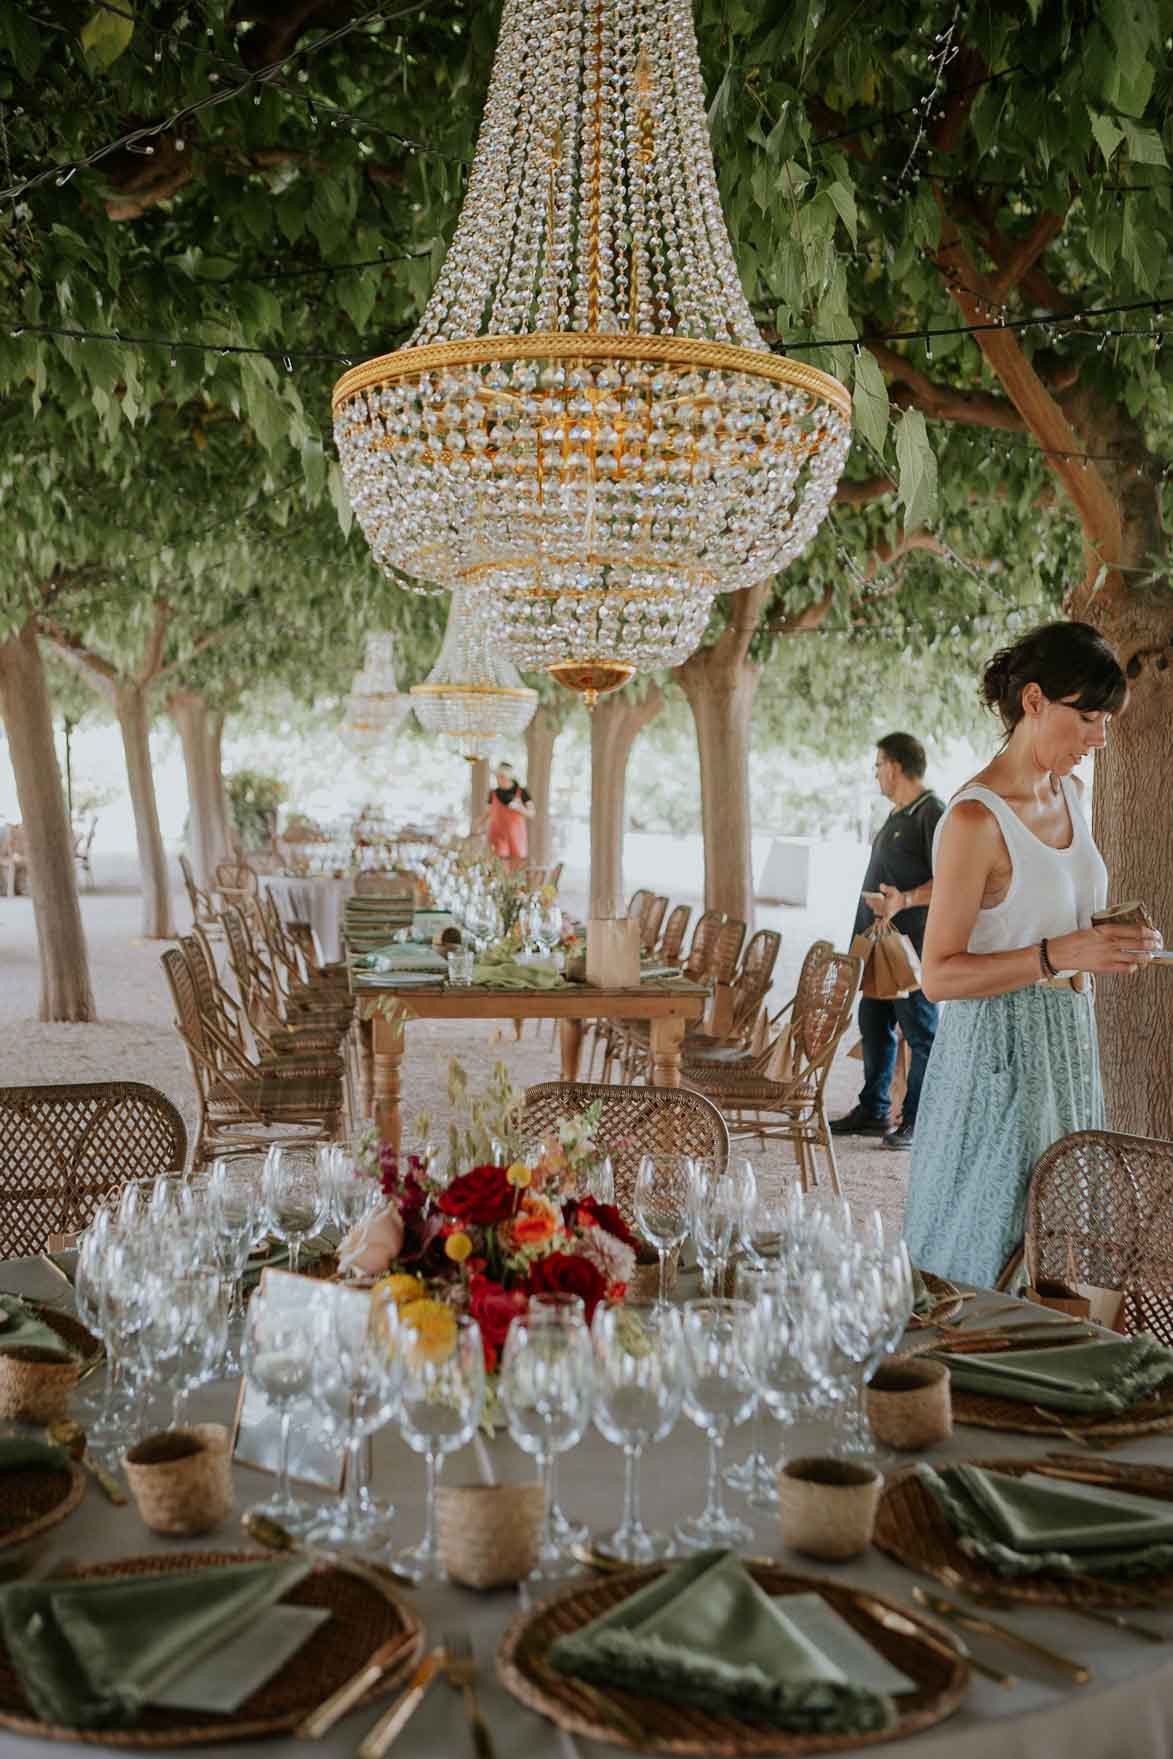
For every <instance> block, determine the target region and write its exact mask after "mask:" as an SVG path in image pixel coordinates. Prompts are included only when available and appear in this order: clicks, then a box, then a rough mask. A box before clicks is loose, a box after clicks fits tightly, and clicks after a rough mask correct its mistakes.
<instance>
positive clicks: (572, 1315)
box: [527, 1290, 590, 1551]
mask: <svg viewBox="0 0 1173 1759" xmlns="http://www.w3.org/2000/svg"><path fill="white" fill-rule="evenodd" d="M527 1314H528V1318H529V1321H530V1324H531V1325H576V1326H578V1327H579V1328H580V1330H582V1329H585V1326H586V1309H585V1307H584V1306H583V1304H582V1300H581V1298H580V1297H579V1296H578V1295H569V1294H563V1293H561V1292H559V1291H557V1290H550V1291H549V1292H545V1291H542V1292H539V1293H538V1294H536V1295H531V1296H530V1298H529V1307H528V1309H527ZM549 1521H550V1531H551V1532H552V1533H553V1535H554V1538H555V1539H556V1540H557V1542H558V1544H559V1545H560V1546H561V1547H562V1549H563V1551H566V1550H568V1549H569V1548H570V1546H572V1545H582V1544H585V1542H586V1541H587V1540H588V1539H589V1538H590V1528H589V1527H588V1526H587V1525H586V1522H585V1521H572V1520H571V1519H570V1518H569V1516H568V1515H566V1514H564V1513H563V1511H562V1509H561V1508H560V1507H559V1504H558V1456H557V1454H555V1455H554V1457H553V1458H552V1459H551V1461H550V1516H549Z"/></svg>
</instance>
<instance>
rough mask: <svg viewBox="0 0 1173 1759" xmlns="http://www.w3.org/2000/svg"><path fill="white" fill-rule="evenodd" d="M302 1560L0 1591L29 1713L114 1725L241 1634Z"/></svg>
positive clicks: (8, 1644) (299, 1573)
mask: <svg viewBox="0 0 1173 1759" xmlns="http://www.w3.org/2000/svg"><path fill="white" fill-rule="evenodd" d="M311 1568H312V1565H311V1564H310V1563H309V1561H308V1560H307V1559H304V1558H293V1559H289V1560H288V1561H287V1560H285V1559H282V1560H281V1561H280V1562H274V1563H259V1564H258V1563H241V1564H222V1565H217V1566H214V1567H212V1568H209V1569H206V1570H166V1571H163V1572H161V1573H160V1574H159V1575H152V1576H124V1577H122V1578H119V1579H115V1580H90V1581H84V1582H68V1581H66V1582H37V1583H23V1582H14V1583H11V1584H10V1585H9V1586H8V1587H6V1588H0V1630H2V1631H3V1636H4V1645H5V1648H6V1649H7V1651H8V1655H9V1658H10V1660H11V1661H12V1664H13V1666H14V1667H15V1668H16V1670H17V1672H18V1673H19V1675H20V1678H21V1683H22V1685H23V1686H24V1689H25V1691H26V1692H27V1694H28V1696H29V1699H30V1701H31V1702H32V1704H33V1706H34V1708H35V1709H36V1711H37V1714H38V1715H39V1716H41V1717H43V1718H44V1720H45V1721H46V1722H52V1723H60V1724H63V1725H64V1726H66V1727H68V1728H120V1727H126V1726H127V1725H128V1724H130V1723H132V1722H133V1721H134V1719H135V1717H136V1716H137V1715H138V1712H139V1710H140V1709H141V1708H142V1706H143V1705H144V1704H148V1703H150V1701H151V1697H152V1694H153V1693H155V1692H156V1691H159V1690H161V1689H162V1687H164V1686H165V1685H166V1684H167V1682H168V1681H169V1680H172V1679H174V1678H175V1677H176V1676H178V1675H179V1674H182V1673H183V1672H184V1671H185V1670H186V1669H187V1668H189V1667H191V1666H192V1665H193V1663H195V1662H196V1661H198V1660H199V1659H200V1658H201V1657H202V1656H204V1655H206V1654H208V1653H209V1651H211V1650H212V1649H215V1648H216V1647H218V1646H219V1645H220V1644H221V1643H225V1642H227V1641H229V1640H230V1639H231V1637H232V1636H233V1635H234V1634H235V1633H236V1632H238V1631H243V1630H245V1629H246V1628H247V1627H248V1625H249V1624H251V1622H252V1621H253V1620H254V1619H255V1618H256V1616H257V1614H258V1613H259V1612H260V1611H262V1610H263V1609H264V1608H265V1607H268V1606H271V1605H273V1604H274V1602H276V1601H278V1600H280V1599H281V1598H282V1596H283V1595H284V1594H286V1593H288V1591H289V1590H290V1589H291V1588H293V1587H295V1586H296V1584H297V1583H298V1582H300V1581H301V1579H302V1577H303V1576H305V1575H307V1574H308V1572H309V1570H310V1569H311Z"/></svg>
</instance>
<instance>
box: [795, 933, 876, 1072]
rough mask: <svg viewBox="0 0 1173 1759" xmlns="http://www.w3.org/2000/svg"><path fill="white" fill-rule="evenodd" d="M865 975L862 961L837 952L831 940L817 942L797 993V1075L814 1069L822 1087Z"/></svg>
mask: <svg viewBox="0 0 1173 1759" xmlns="http://www.w3.org/2000/svg"><path fill="white" fill-rule="evenodd" d="M862 972H863V965H862V961H861V960H859V959H855V958H852V956H851V954H850V953H837V952H836V951H835V949H834V947H833V946H832V945H831V943H830V941H816V942H815V944H814V945H813V946H812V947H811V948H810V950H809V952H808V953H807V956H806V958H805V959H804V960H803V962H802V970H801V971H800V972H799V976H798V988H797V989H796V990H795V992H794V1013H793V1016H792V1019H791V1024H790V1042H791V1046H792V1050H793V1056H794V1065H795V1073H796V1074H798V1075H800V1076H801V1075H803V1074H805V1073H806V1072H808V1071H809V1070H811V1069H812V1068H813V1069H814V1071H815V1072H816V1073H817V1074H818V1076H819V1080H818V1083H817V1085H819V1086H820V1087H821V1086H822V1084H823V1083H824V1082H825V1081H826V1078H827V1073H828V1071H829V1069H830V1067H831V1058H832V1056H833V1055H834V1052H835V1049H836V1047H837V1046H838V1043H839V1040H840V1039H841V1038H842V1037H843V1034H844V1033H845V1032H846V1030H847V1026H848V1022H849V1021H850V1019H851V1010H852V1008H853V1007H854V1006H855V998H856V994H857V993H858V990H859V980H860V977H861V975H862Z"/></svg>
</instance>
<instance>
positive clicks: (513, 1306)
mask: <svg viewBox="0 0 1173 1759" xmlns="http://www.w3.org/2000/svg"><path fill="white" fill-rule="evenodd" d="M526 1306H527V1300H526V1296H525V1294H524V1292H523V1291H522V1290H521V1289H505V1288H502V1286H501V1284H500V1283H495V1282H494V1281H493V1279H492V1277H487V1276H474V1277H472V1278H470V1280H469V1285H468V1310H469V1313H470V1314H471V1315H472V1317H473V1319H475V1320H476V1322H477V1324H478V1325H479V1326H480V1328H481V1342H482V1344H483V1345H484V1349H485V1367H486V1368H487V1369H488V1371H489V1373H490V1374H491V1373H492V1372H493V1370H494V1368H496V1366H497V1361H498V1358H499V1357H500V1355H501V1351H502V1349H503V1347H504V1344H505V1334H506V1333H507V1332H508V1330H509V1326H510V1322H511V1321H512V1320H514V1319H516V1318H517V1315H518V1314H519V1313H524V1312H525V1310H526Z"/></svg>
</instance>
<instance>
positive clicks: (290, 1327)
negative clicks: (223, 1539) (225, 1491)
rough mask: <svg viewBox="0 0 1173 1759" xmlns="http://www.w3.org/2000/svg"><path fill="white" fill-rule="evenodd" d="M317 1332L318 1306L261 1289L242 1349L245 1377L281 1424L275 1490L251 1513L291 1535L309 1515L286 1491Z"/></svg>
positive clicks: (250, 1313)
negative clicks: (297, 1412) (296, 1416)
mask: <svg viewBox="0 0 1173 1759" xmlns="http://www.w3.org/2000/svg"><path fill="white" fill-rule="evenodd" d="M317 1327H318V1317H317V1306H316V1303H315V1302H314V1301H313V1300H310V1301H301V1302H298V1303H296V1304H294V1303H291V1302H290V1301H289V1300H288V1297H287V1296H284V1294H283V1295H282V1297H281V1298H278V1297H277V1296H276V1295H275V1294H274V1293H273V1291H272V1290H271V1289H266V1288H265V1287H264V1286H263V1285H262V1286H261V1287H260V1288H258V1289H257V1291H256V1293H255V1294H254V1295H253V1298H252V1300H251V1301H250V1302H249V1304H248V1315H247V1318H246V1320H245V1328H244V1349H243V1355H244V1367H245V1373H246V1374H247V1376H248V1378H249V1380H250V1381H252V1383H253V1385H254V1386H256V1387H257V1389H258V1390H259V1391H260V1392H261V1393H263V1394H264V1397H265V1400H266V1402H267V1404H268V1405H269V1406H270V1407H271V1408H272V1409H273V1410H274V1411H276V1413H277V1415H278V1417H279V1419H280V1423H281V1441H280V1451H279V1453H278V1456H277V1488H276V1490H275V1492H274V1494H273V1495H272V1496H271V1497H270V1498H269V1499H268V1500H267V1501H266V1502H263V1503H261V1504H259V1505H257V1506H256V1508H255V1510H254V1512H255V1513H257V1514H262V1515H268V1516H269V1517H270V1518H271V1519H272V1520H275V1521H279V1522H280V1523H281V1524H282V1526H285V1527H290V1528H291V1529H294V1530H296V1529H298V1528H300V1527H303V1526H304V1525H305V1523H306V1520H307V1517H308V1516H309V1511H308V1510H307V1508H306V1507H305V1505H304V1504H303V1503H301V1502H299V1501H298V1500H297V1499H296V1498H295V1497H294V1496H293V1495H292V1494H291V1492H290V1488H289V1433H290V1426H291V1424H292V1420H293V1412H294V1409H295V1407H296V1406H297V1405H299V1404H300V1403H301V1402H302V1401H303V1400H305V1399H308V1398H309V1397H310V1395H311V1392H312V1390H313V1367H314V1353H315V1348H316V1343H317Z"/></svg>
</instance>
